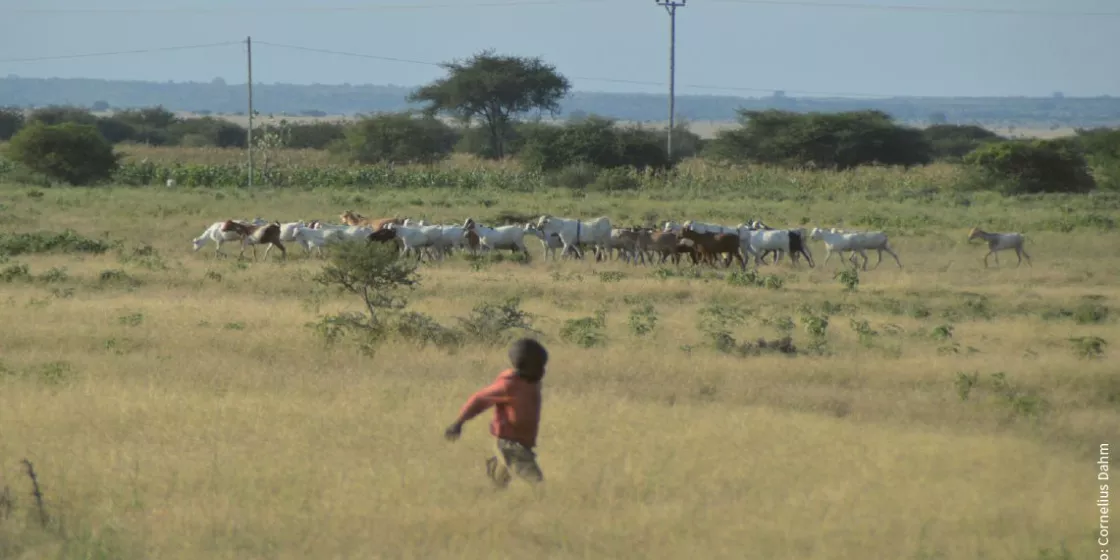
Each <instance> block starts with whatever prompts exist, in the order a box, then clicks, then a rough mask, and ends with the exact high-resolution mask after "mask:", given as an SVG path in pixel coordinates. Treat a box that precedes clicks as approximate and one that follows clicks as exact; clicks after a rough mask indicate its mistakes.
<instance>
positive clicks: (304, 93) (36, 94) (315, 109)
mask: <svg viewBox="0 0 1120 560" xmlns="http://www.w3.org/2000/svg"><path fill="white" fill-rule="evenodd" d="M411 90H412V88H408V87H402V86H378V85H349V84H345V85H323V84H312V85H300V84H254V87H253V94H254V99H253V104H254V108H255V109H256V110H257V111H258V112H260V113H263V114H276V115H280V114H285V115H305V116H326V115H353V114H355V113H369V112H379V111H400V110H403V109H408V108H414V107H416V105H412V104H409V103H408V102H407V101H406V100H405V99H406V96H407V95H408V93H409V92H410V91H411ZM665 98H666V96H665V94H641V93H595V92H573V93H571V94H570V95H569V96H568V97H567V99H565V100H564V102H563V104H562V109H563V113H564V114H565V115H568V116H570V115H573V114H579V113H594V114H598V115H604V116H609V117H614V118H616V119H620V120H626V121H635V122H650V121H664V120H665V118H666V116H665V114H666V111H667V107H666V99H665ZM246 102H247V94H246V91H245V85H244V84H232V85H231V84H226V83H225V82H224V81H222V80H220V79H219V80H215V81H213V82H208V83H203V82H141V81H112V80H97V79H87V78H21V77H18V76H8V77H7V78H0V106H19V107H41V106H46V105H77V106H83V107H94V106H95V104H96V105H97V106H98V107H99V108H102V109H103V108H105V106H106V105H108V106H109V107H112V108H120V109H126V108H135V107H148V106H155V105H162V106H164V107H165V108H167V109H169V110H172V111H181V112H192V113H199V114H207V113H215V114H233V115H236V114H238V113H242V114H243V113H244V112H245V111H246ZM739 108H744V109H785V110H792V111H798V112H807V111H825V112H832V111H850V110H860V109H879V110H882V111H885V112H886V113H888V114H890V115H892V116H893V117H895V118H896V119H897V120H899V121H902V122H907V123H921V124H928V123H930V122H948V123H961V124H964V123H970V124H981V125H985V126H989V127H1002V128H1008V127H1029V128H1042V129H1054V130H1057V129H1060V128H1067V129H1068V128H1070V127H1078V128H1090V127H1098V126H1120V98H1114V97H1110V96H1102V97H1091V98H1070V97H1061V96H1054V97H1043V98H1039V97H895V98H882V99H849V98H805V97H788V96H785V95H782V94H781V93H780V92H777V93H776V94H775V95H771V96H766V97H755V98H747V97H735V96H726V95H678V96H677V115H678V117H679V118H682V119H685V120H689V121H713V122H719V121H731V120H734V118H735V110H736V109H739Z"/></svg>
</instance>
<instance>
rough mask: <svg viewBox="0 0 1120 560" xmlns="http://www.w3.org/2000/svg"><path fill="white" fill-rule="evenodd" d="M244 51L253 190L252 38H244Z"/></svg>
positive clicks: (247, 143)
mask: <svg viewBox="0 0 1120 560" xmlns="http://www.w3.org/2000/svg"><path fill="white" fill-rule="evenodd" d="M245 50H246V52H247V53H248V55H249V82H248V85H249V135H248V138H247V139H246V140H247V142H246V145H247V146H248V147H249V188H253V38H252V37H245Z"/></svg>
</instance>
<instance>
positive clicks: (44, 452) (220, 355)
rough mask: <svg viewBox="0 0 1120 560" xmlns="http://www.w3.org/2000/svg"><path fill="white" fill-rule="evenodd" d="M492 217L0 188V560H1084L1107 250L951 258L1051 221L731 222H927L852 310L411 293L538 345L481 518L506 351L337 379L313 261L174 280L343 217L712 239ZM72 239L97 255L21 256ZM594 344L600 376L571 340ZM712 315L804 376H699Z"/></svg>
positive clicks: (659, 208)
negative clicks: (515, 329)
mask: <svg viewBox="0 0 1120 560" xmlns="http://www.w3.org/2000/svg"><path fill="white" fill-rule="evenodd" d="M481 198H482V197H481V195H479V194H478V193H464V192H454V191H435V190H432V191H423V190H421V191H410V192H392V191H363V192H357V191H354V192H345V191H330V192H316V191H302V192H300V191H290V192H270V191H261V192H259V193H246V192H244V191H232V190H231V191H224V192H217V191H204V190H186V189H182V190H168V189H126V188H112V189H110V188H105V189H70V188H53V189H45V190H37V189H33V188H30V187H23V186H14V185H7V186H0V224H2V228H3V229H2V230H0V233H3V234H12V233H13V232H22V233H34V232H40V234H39V235H38V236H34V235H32V236H30V237H23V238H16V237H12V236H11V235H8V237H7V238H6V241H4V243H5V244H6V245H5V247H6V248H7V249H6V250H7V251H8V252H9V253H12V252H20V253H21V254H16V255H14V256H10V257H8V258H7V260H6V262H3V263H0V309H2V311H0V313H2V315H3V317H4V320H3V321H2V322H0V557H3V558H26V559H33V558H35V559H37V558H129V559H131V558H161V559H179V558H182V559H203V558H205V559H208V560H210V559H226V558H229V559H233V558H236V559H250V558H277V559H286V558H425V559H436V558H448V559H450V558H455V559H467V558H488V559H490V558H526V557H534V558H603V559H607V558H610V559H615V558H641V559H655V558H675V559H676V558H687V557H705V558H735V559H742V558H758V559H781V558H799V559H804V558H818V559H830V560H832V559H843V558H859V559H864V558H900V559H902V558H905V559H935V558H944V559H950V558H952V559H957V558H989V559H1005V558H1006V559H1012V558H1014V559H1026V558H1031V559H1042V558H1087V557H1090V556H1092V557H1096V555H1097V552H1096V551H1097V548H1098V547H1097V545H1096V542H1095V541H1096V536H1095V535H1096V530H1097V518H1096V514H1095V510H1094V507H1093V504H1094V502H1095V500H1096V498H1097V483H1096V481H1095V473H1096V471H1095V462H1096V453H1097V449H1098V446H1099V445H1100V444H1101V443H1105V442H1107V441H1108V440H1109V439H1110V438H1111V440H1112V441H1111V443H1112V445H1113V446H1114V447H1115V445H1116V443H1117V441H1118V440H1117V434H1118V433H1120V430H1118V428H1117V427H1118V426H1120V378H1118V376H1117V367H1116V362H1115V359H1114V356H1115V348H1114V346H1109V345H1108V344H1109V343H1110V344H1112V345H1115V344H1117V343H1118V342H1120V326H1118V324H1117V315H1118V314H1120V311H1118V309H1120V286H1118V284H1117V283H1116V278H1117V277H1118V275H1120V249H1118V247H1120V233H1117V232H1115V231H1111V232H1099V231H1082V230H1080V229H1078V230H1075V231H1073V232H1070V233H1059V232H1054V231H1038V232H1030V233H1029V237H1028V239H1029V241H1028V250H1029V251H1030V252H1031V255H1032V256H1033V258H1034V266H1033V267H1027V266H1025V265H1024V266H1023V267H1021V268H1014V266H1013V264H1014V260H1015V259H1014V255H1007V254H1004V255H1002V262H1003V263H1004V268H1002V269H995V268H992V269H988V270H985V269H984V268H983V265H982V263H981V261H980V259H981V257H982V256H983V253H984V248H982V247H980V246H979V245H978V244H972V245H969V244H967V243H966V242H965V239H964V237H965V233H966V231H967V227H968V225H970V223H971V221H972V220H975V219H978V217H981V216H1005V217H1006V216H1011V217H1010V218H1007V219H1009V220H1011V221H1012V222H1014V221H1015V220H1016V219H1018V218H1017V216H1020V215H1021V216H1024V217H1029V218H1030V219H1037V218H1040V217H1049V216H1053V217H1054V218H1055V219H1058V218H1060V217H1061V216H1062V215H1063V214H1062V213H1061V212H1062V211H1061V208H1060V205H1059V204H1056V203H1053V202H1047V201H1045V200H1043V201H1034V202H1022V203H1015V204H1010V205H1004V203H1002V202H999V201H986V202H983V201H980V199H977V200H978V201H977V202H976V203H974V204H972V205H971V206H968V207H964V206H955V207H951V206H948V205H944V204H942V203H940V202H937V203H932V204H931V203H921V202H914V201H909V202H869V201H868V199H865V198H861V197H859V196H856V195H852V196H847V195H838V196H836V197H834V198H833V199H832V200H825V199H823V198H822V199H820V200H818V201H816V202H799V203H797V204H796V205H795V204H794V203H793V202H768V201H758V202H757V203H752V204H751V209H750V213H751V215H758V216H760V217H762V218H764V219H766V221H768V222H772V224H771V225H782V224H784V223H786V222H787V221H790V222H792V221H793V220H795V219H796V217H799V216H802V215H807V216H812V217H813V218H814V220H820V225H825V226H827V225H830V224H831V223H833V222H834V221H835V219H836V218H837V217H839V216H844V215H851V214H853V213H857V212H865V211H868V209H871V210H874V211H877V212H882V213H885V214H887V215H899V216H909V215H914V214H915V213H923V214H926V215H929V216H931V218H930V219H932V220H935V221H936V224H933V225H930V226H929V228H928V229H930V230H934V231H932V232H927V233H926V234H924V235H916V234H915V235H895V236H894V237H893V238H892V244H893V245H894V246H895V247H896V248H897V250H898V252H899V255H900V256H901V259H902V262H903V264H904V265H905V267H904V268H903V269H901V270H900V269H898V268H897V267H895V266H894V265H893V262H892V261H890V260H889V258H888V260H887V261H885V262H884V263H883V264H882V266H880V267H879V268H878V269H875V270H871V271H868V272H862V273H860V274H859V284H858V286H857V287H856V288H855V290H854V291H849V290H846V289H845V286H844V285H842V283H841V282H839V281H838V280H837V279H836V278H835V277H834V275H835V274H836V272H837V270H838V266H837V263H836V259H835V258H834V259H833V260H832V262H830V263H829V265H828V266H827V267H824V266H821V262H820V261H823V260H824V258H823V257H824V251H823V248H822V247H821V246H820V244H819V243H817V242H812V245H811V248H812V250H813V252H814V256H815V257H816V258H817V260H818V263H817V267H816V268H814V269H809V268H807V267H805V266H804V265H802V267H801V268H797V269H795V268H793V267H791V266H789V265H788V264H783V265H779V266H769V267H762V269H761V270H760V274H762V275H773V277H774V278H777V279H779V280H780V285H779V284H778V280H771V284H770V286H769V287H767V286H758V287H756V286H744V285H737V284H735V283H733V282H730V281H728V280H727V279H726V278H725V277H724V276H723V275H724V273H723V272H722V271H720V272H716V271H705V272H702V273H700V274H699V275H696V274H689V273H688V272H687V268H688V267H682V272H680V273H676V272H658V269H657V268H656V267H631V266H627V265H625V264H622V263H615V262H611V263H600V264H596V263H594V262H560V263H553V262H551V261H549V262H546V261H544V260H542V259H541V258H540V252H539V244H538V243H537V242H536V240H530V247H531V248H532V250H533V253H534V257H535V258H534V260H533V261H532V262H531V263H529V264H527V265H523V264H517V263H512V262H496V263H490V264H484V263H476V264H474V265H472V264H471V263H469V262H467V261H465V260H464V259H462V258H461V257H457V258H453V259H452V260H450V261H448V262H444V263H437V264H423V265H421V267H420V276H421V284H420V286H419V287H417V288H416V289H415V290H414V291H413V292H412V293H410V294H409V298H410V302H409V310H412V311H417V312H421V313H425V314H428V315H430V316H431V317H433V318H435V319H436V320H438V321H439V322H440V323H442V324H444V325H448V326H455V325H456V324H457V318H464V317H469V316H471V314H472V312H473V310H474V309H475V306H477V305H480V304H485V303H490V302H501V301H503V300H505V299H506V298H509V297H518V298H520V306H521V308H522V309H524V310H525V311H527V312H529V313H531V314H532V317H531V322H532V324H533V326H534V327H535V328H537V329H539V330H540V331H541V332H542V333H543V334H542V339H543V340H544V341H545V342H546V344H547V345H548V347H549V348H550V350H551V353H552V361H551V363H550V367H549V373H548V376H547V377H546V378H545V405H544V406H545V408H544V414H543V424H542V429H541V435H540V446H539V454H540V463H541V466H542V468H543V470H544V472H545V477H546V482H545V485H544V486H543V488H542V489H541V492H539V493H534V492H533V491H532V490H531V489H530V488H529V487H527V486H526V485H524V484H517V483H515V484H514V485H513V486H511V487H510V488H509V489H508V490H507V491H506V492H503V493H495V492H494V491H492V490H491V489H490V488H489V486H488V481H487V480H486V478H485V476H484V467H483V461H484V459H485V458H486V456H487V452H488V451H489V449H490V448H489V445H490V440H489V438H488V436H487V433H486V424H487V423H488V421H489V413H486V414H484V415H483V416H481V417H479V418H476V419H475V420H473V421H472V422H471V423H469V424H467V426H466V427H465V429H464V436H463V438H462V440H460V441H459V442H456V443H448V442H446V441H445V440H444V439H443V438H442V431H443V428H444V427H445V426H446V424H447V423H449V422H450V421H451V420H453V419H454V417H455V415H456V413H457V411H458V409H459V407H460V406H461V405H462V403H463V401H464V400H465V399H466V397H467V396H468V395H469V394H470V392H471V391H473V390H475V389H477V388H479V387H481V386H482V385H484V384H486V383H488V382H489V381H490V380H491V379H492V378H493V377H494V376H495V375H496V374H497V373H498V371H499V370H500V369H502V368H503V367H504V366H505V357H504V356H505V349H504V348H503V347H500V346H499V347H489V346H486V345H483V344H480V343H475V342H472V341H468V342H467V344H466V345H464V346H463V347H461V348H459V349H457V350H440V349H437V348H434V347H432V346H428V347H420V346H418V345H416V344H414V343H411V342H409V341H405V340H399V341H398V340H394V341H393V342H391V343H387V344H385V345H383V346H380V347H379V348H377V350H376V352H375V353H374V354H373V355H372V356H370V355H366V354H363V353H361V352H359V351H358V350H357V348H355V347H354V346H353V345H349V344H339V345H336V346H333V347H328V346H326V345H325V344H324V342H323V341H322V340H321V339H320V338H318V336H317V335H316V333H315V332H314V331H313V330H312V329H310V328H309V327H308V326H307V325H308V324H309V323H313V322H315V321H317V320H319V318H320V317H321V316H322V315H325V314H330V313H336V312H339V311H342V310H357V309H359V308H360V305H359V302H358V300H356V299H355V298H353V297H352V296H345V295H339V294H336V293H334V292H331V291H327V290H325V289H324V288H321V287H318V286H317V285H316V284H314V283H313V282H311V281H310V279H309V278H310V276H311V275H313V274H314V273H316V272H317V271H318V270H320V269H321V268H322V267H323V266H324V261H322V260H319V259H317V258H308V257H305V256H303V254H302V253H303V251H302V249H301V248H299V247H290V256H291V258H290V259H289V260H288V261H287V262H281V261H278V260H274V259H273V257H272V256H271V255H270V256H269V260H268V262H265V261H263V260H262V261H257V262H253V261H251V260H244V261H238V259H237V258H236V252H237V251H236V249H233V250H232V254H233V255H234V256H233V257H230V258H226V259H216V258H215V257H214V256H213V246H212V245H210V246H207V247H206V248H204V249H203V250H202V251H200V252H198V253H192V252H191V250H190V246H191V245H190V240H191V239H192V238H194V237H196V236H198V235H199V234H200V233H201V232H202V230H203V229H204V228H205V227H206V226H207V225H208V224H210V223H211V222H214V221H216V220H221V219H226V218H228V217H241V218H252V217H254V216H264V217H266V218H269V219H278V220H284V221H287V220H291V219H301V218H303V219H311V218H321V219H328V220H332V221H335V220H337V215H338V213H339V212H340V211H342V210H344V209H346V208H347V207H350V208H353V209H355V210H357V211H359V212H362V213H363V214H366V215H371V216H372V215H390V214H393V213H398V212H399V213H401V214H405V215H407V214H412V215H418V214H425V215H426V217H427V218H428V219H429V220H433V221H439V222H441V221H455V222H461V221H462V220H463V218H464V217H466V216H474V217H476V218H480V219H482V220H491V219H493V218H492V217H493V216H495V215H497V214H498V213H499V212H501V211H511V210H521V209H525V208H529V209H530V210H529V211H530V212H536V211H539V210H540V209H541V208H542V207H549V206H552V207H556V206H558V205H559V204H560V203H561V202H563V203H564V204H566V205H568V207H571V208H574V212H572V213H578V214H580V215H584V216H587V215H592V214H597V213H599V212H601V211H602V210H603V209H609V212H608V214H610V215H613V214H616V213H623V212H625V213H627V214H629V215H634V216H641V215H643V214H644V213H648V212H659V213H660V214H661V215H662V216H670V215H671V216H674V217H677V218H678V219H681V218H685V219H686V218H695V219H705V218H710V217H712V216H710V215H707V214H705V212H704V211H703V210H700V211H698V212H697V213H696V214H689V215H687V216H682V215H678V214H677V213H679V212H682V211H685V209H689V210H690V209H702V208H709V209H713V210H714V209H716V208H719V207H722V209H723V210H727V207H728V206H729V205H728V203H727V201H718V200H701V201H698V202H691V203H689V204H688V205H682V204H679V203H675V202H671V201H664V200H655V199H653V198H649V197H645V196H643V195H641V194H632V195H625V196H621V195H619V196H612V197H608V196H607V195H596V194H591V195H588V196H587V197H586V198H573V197H571V195H569V194H566V193H562V192H548V193H539V194H537V195H534V196H532V197H530V196H528V195H508V196H507V195H500V196H498V195H493V196H489V198H490V199H492V200H497V201H498V202H497V203H496V204H491V203H489V202H487V203H486V204H483V203H482V202H480V199H481ZM985 200H986V199H985ZM733 204H735V205H740V204H744V205H745V203H740V202H734V203H733ZM1028 205H1029V206H1028ZM1024 219H1025V218H1024ZM980 225H984V224H980ZM66 229H73V230H74V231H76V232H78V233H79V234H81V235H83V236H86V237H89V238H92V239H108V240H111V241H114V242H118V244H117V245H115V246H113V247H112V248H110V249H109V250H108V251H106V252H104V253H103V254H93V253H81V252H74V250H73V249H74V247H75V246H74V245H73V243H69V244H67V243H65V242H64V243H61V244H60V245H58V246H57V247H55V248H54V250H51V251H46V249H47V247H43V246H35V245H34V243H32V241H35V240H39V241H42V240H46V239H49V235H47V234H46V233H42V232H56V233H57V232H62V231H64V230H66ZM21 239H22V240H23V241H20V240H21ZM1090 239H1091V240H1092V241H1091V242H1089V241H1088V240H1090ZM28 240H30V241H28ZM40 245H42V244H40ZM148 247H150V248H148ZM230 249H232V248H231V247H229V246H227V247H226V250H230ZM872 259H873V260H874V255H872ZM1008 264H1011V265H1012V266H1008ZM23 266H26V268H23ZM668 268H670V269H671V268H672V267H668ZM646 305H649V306H651V307H652V312H651V313H652V316H656V322H655V324H654V325H653V330H652V332H650V333H648V334H645V335H640V334H639V332H640V331H641V329H640V328H638V327H636V326H632V321H633V324H634V325H639V324H646V325H648V324H649V323H648V321H649V319H648V318H649V317H650V316H651V313H644V314H643V313H642V312H641V311H640V310H641V309H643V308H644V306H646ZM596 312H602V313H603V317H605V326H603V327H602V328H601V329H599V330H598V331H596V333H595V334H596V335H597V336H603V337H605V338H604V339H603V340H604V341H605V342H604V343H605V346H597V347H591V348H585V347H582V346H581V345H579V344H576V343H574V342H572V341H571V340H570V339H565V338H564V337H562V336H561V332H562V331H564V330H565V329H564V327H565V325H566V321H569V320H571V319H577V318H581V317H589V316H594V315H595V314H596ZM632 316H633V317H635V318H634V319H632V318H631V317H632ZM716 316H722V317H724V318H725V319H728V321H729V322H728V323H727V324H726V330H727V332H728V333H730V334H731V335H732V336H733V337H734V338H735V339H736V340H737V341H739V342H743V341H753V340H755V339H757V338H758V337H765V338H767V339H772V338H775V337H778V336H781V335H782V334H784V333H787V332H788V333H790V335H791V336H792V338H793V342H794V344H795V345H796V346H797V354H796V355H785V354H768V353H762V354H760V355H751V354H748V355H743V356H740V355H738V354H736V353H734V352H732V353H723V352H720V351H719V350H717V349H716V348H713V345H712V342H711V337H710V336H709V335H708V334H706V333H705V331H704V330H703V329H701V328H700V326H698V325H699V323H700V322H701V320H702V319H704V318H707V320H708V321H709V322H710V321H711V320H712V317H716ZM736 318H738V319H739V321H736V320H735V319H736ZM820 318H827V320H828V324H827V328H826V329H825V334H824V335H823V336H818V337H814V336H812V335H811V334H810V332H809V331H810V329H809V328H808V327H811V326H812V325H813V324H814V319H818V320H819V319H820ZM864 321H866V323H864ZM643 322H644V323H643ZM816 325H817V327H818V328H819V327H820V324H819V321H816ZM709 330H710V329H709ZM1076 337H1099V338H1100V339H1102V340H1103V341H1104V342H1105V344H1103V345H1094V344H1093V343H1092V342H1085V341H1084V340H1085V339H1083V342H1081V343H1074V342H1071V340H1070V339H1071V338H1076ZM1098 350H1099V352H1098ZM973 374H975V377H972V376H973ZM1000 374H1002V375H1000ZM973 380H974V381H973ZM966 397H967V398H966ZM24 458H26V459H28V460H29V461H31V463H32V464H33V465H34V468H35V470H36V473H37V475H38V481H39V483H40V484H41V487H42V494H43V500H44V509H45V513H46V515H47V516H49V519H48V520H47V522H46V524H45V526H44V525H43V524H41V523H40V518H39V517H38V516H39V513H38V509H37V507H36V506H35V501H34V499H33V497H32V487H31V483H30V481H29V479H28V477H27V476H26V474H25V472H24V466H23V465H22V464H21V462H20V461H21V460H22V459H24Z"/></svg>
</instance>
